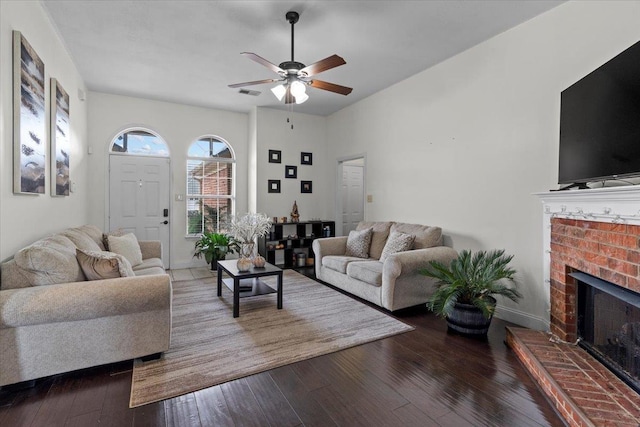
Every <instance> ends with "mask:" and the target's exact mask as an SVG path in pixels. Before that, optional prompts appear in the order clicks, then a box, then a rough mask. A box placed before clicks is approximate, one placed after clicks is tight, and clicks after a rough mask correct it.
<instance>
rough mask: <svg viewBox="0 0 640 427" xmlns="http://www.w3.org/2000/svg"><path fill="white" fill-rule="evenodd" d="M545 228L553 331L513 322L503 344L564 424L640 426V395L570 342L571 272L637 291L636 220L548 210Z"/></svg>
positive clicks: (573, 326)
mask: <svg viewBox="0 0 640 427" xmlns="http://www.w3.org/2000/svg"><path fill="white" fill-rule="evenodd" d="M563 210H564V209H563ZM578 212H580V210H578ZM550 227H551V231H550V252H551V256H550V265H549V275H550V304H551V307H550V326H549V329H550V332H551V335H549V334H547V333H544V332H540V331H532V330H526V329H520V328H511V329H509V330H508V331H507V343H508V345H509V346H510V347H511V348H512V349H513V350H514V352H515V353H516V355H517V356H518V358H519V359H520V360H521V361H522V363H523V364H524V365H525V367H526V368H527V369H528V370H529V373H530V374H531V375H532V376H533V377H534V379H535V380H536V381H537V382H538V384H539V385H540V387H541V388H542V390H543V391H544V392H545V393H546V394H547V396H548V397H549V399H550V400H551V401H552V403H553V404H554V405H555V407H556V409H557V410H558V412H559V413H560V414H561V415H562V416H563V417H564V419H565V420H566V421H567V423H568V424H569V425H570V426H640V396H638V394H637V393H636V392H635V391H634V390H632V389H631V388H630V387H629V386H627V385H626V384H625V383H624V382H623V381H621V380H619V379H618V378H617V377H616V376H615V375H613V374H612V373H611V372H609V371H608V370H607V369H606V368H605V367H604V366H603V365H602V364H600V363H599V362H598V361H597V360H596V359H594V358H593V357H592V356H590V355H589V354H588V353H587V352H586V351H585V350H584V349H582V348H580V347H578V346H576V345H573V344H572V343H574V342H575V341H576V339H577V318H576V316H577V306H576V292H577V283H576V280H575V279H574V278H572V277H571V276H569V274H570V273H572V272H575V271H581V272H584V273H587V274H590V275H592V276H596V277H599V278H601V279H603V280H606V281H609V282H612V283H615V284H616V285H619V286H621V287H623V288H627V289H630V290H632V291H635V292H640V226H639V225H633V224H625V223H622V222H621V221H618V222H599V221H586V220H581V219H574V218H555V217H553V216H552V217H551V218H550ZM550 338H552V339H551V340H550ZM563 341H564V342H563Z"/></svg>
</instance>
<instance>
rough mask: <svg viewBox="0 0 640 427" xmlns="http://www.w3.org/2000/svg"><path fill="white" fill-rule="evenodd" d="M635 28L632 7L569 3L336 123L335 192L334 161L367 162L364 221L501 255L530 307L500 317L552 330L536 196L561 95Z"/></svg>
mask: <svg viewBox="0 0 640 427" xmlns="http://www.w3.org/2000/svg"><path fill="white" fill-rule="evenodd" d="M639 22H640V2H637V1H634V2H631V1H628V2H610V1H607V2H595V1H592V2H569V3H566V4H564V5H561V6H559V7H557V8H555V9H553V10H551V11H549V12H548V13H546V14H543V15H541V16H539V17H536V18H534V19H532V20H530V21H528V22H525V23H524V24H522V25H520V26H518V27H516V28H513V29H511V30H509V31H507V32H505V33H503V34H501V35H498V36H497V37H494V38H492V39H490V40H489V41H487V42H485V43H482V44H480V45H478V46H476V47H474V48H472V49H469V50H467V51H466V52H463V53H462V54H460V55H457V56H455V57H453V58H451V59H449V60H447V61H445V62H443V63H441V64H439V65H437V66H434V67H433V68H431V69H428V70H426V71H424V72H422V73H420V74H417V75H415V76H413V77H411V78H409V79H407V80H405V81H402V82H400V83H398V84H396V85H394V86H393V87H390V88H388V89H387V90H384V91H382V92H379V93H377V94H375V95H373V96H371V97H369V98H367V99H365V100H363V101H361V102H359V103H357V104H355V105H352V106H351V107H348V108H346V109H344V110H342V111H340V112H338V113H335V114H334V115H332V116H330V117H328V119H327V123H328V126H327V129H328V135H327V141H328V154H327V158H328V165H329V168H328V170H327V178H328V179H329V180H331V181H329V182H328V183H327V188H328V191H329V192H330V191H331V188H332V187H333V188H335V186H336V182H335V179H334V178H335V169H336V165H337V159H338V158H340V157H344V156H349V155H352V154H357V153H366V156H367V178H366V188H367V192H368V193H369V194H371V195H373V203H368V204H367V205H366V208H365V209H366V213H365V218H366V219H367V220H394V221H405V222H415V223H421V224H432V225H439V226H441V227H443V229H444V232H445V234H446V235H447V236H448V237H447V241H448V242H450V243H452V244H453V246H454V248H456V249H463V248H470V249H473V250H476V249H491V248H505V249H506V250H507V251H508V252H509V253H512V254H514V255H515V259H514V267H515V268H516V269H517V270H518V272H519V284H520V289H521V291H522V292H523V294H524V299H523V300H522V302H521V303H520V304H519V305H515V304H513V303H511V302H510V301H508V302H507V303H504V304H501V306H500V312H499V316H501V317H503V318H506V319H508V320H512V321H515V322H517V323H519V324H522V325H524V326H529V327H534V328H539V329H544V328H546V327H547V325H548V318H549V315H548V311H547V310H548V308H549V290H548V287H549V286H548V284H546V283H545V278H544V277H542V255H541V254H542V207H541V205H540V202H539V200H538V199H537V198H536V197H534V196H532V193H534V192H538V191H545V190H548V189H551V188H557V184H556V183H557V167H558V136H559V117H560V92H561V91H562V90H563V89H565V88H566V87H568V86H569V85H571V84H572V83H574V82H575V81H577V80H579V79H580V78H582V77H583V76H584V75H586V74H587V73H589V72H591V71H592V70H593V69H595V68H597V67H598V66H600V65H601V64H603V63H604V62H606V61H607V60H609V59H611V58H612V57H613V56H615V55H616V54H618V53H619V52H621V51H623V50H624V49H626V48H627V47H629V46H631V45H632V44H633V43H635V42H637V41H638V40H639V39H640V25H638V23H639ZM416 54H420V53H419V52H416ZM326 201H327V202H328V203H331V202H332V199H331V198H327V199H326ZM331 209H333V208H331Z"/></svg>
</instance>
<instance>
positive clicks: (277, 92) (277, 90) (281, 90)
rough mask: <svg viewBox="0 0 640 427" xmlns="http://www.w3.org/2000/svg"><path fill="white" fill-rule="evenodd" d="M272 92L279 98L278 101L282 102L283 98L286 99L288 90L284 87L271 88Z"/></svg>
mask: <svg viewBox="0 0 640 427" xmlns="http://www.w3.org/2000/svg"><path fill="white" fill-rule="evenodd" d="M271 92H273V94H274V95H275V96H276V98H278V101H282V98H283V97H284V94H285V93H286V92H287V89H286V88H285V87H284V85H278V86H276V87H274V88H271Z"/></svg>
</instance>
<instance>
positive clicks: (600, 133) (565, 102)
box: [558, 42, 640, 189]
mask: <svg viewBox="0 0 640 427" xmlns="http://www.w3.org/2000/svg"><path fill="white" fill-rule="evenodd" d="M635 176H640V42H638V43H636V44H634V45H633V46H631V47H630V48H629V49H627V50H625V51H624V52H622V53H620V54H619V55H617V56H616V57H614V58H613V59H611V60H610V61H609V62H607V63H605V64H604V65H602V66H601V67H599V68H598V69H596V70H595V71H593V72H591V73H589V74H588V75H587V76H585V77H584V78H582V79H581V80H579V81H578V82H576V83H574V84H573V85H571V86H570V87H568V88H567V89H565V90H563V91H562V93H561V95H560V162H559V173H558V183H559V184H568V185H567V186H566V187H564V189H566V188H571V187H575V186H577V187H580V188H586V187H587V186H586V184H587V183H589V182H594V181H605V180H610V179H620V178H629V177H635Z"/></svg>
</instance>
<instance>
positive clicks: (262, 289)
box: [222, 277, 278, 298]
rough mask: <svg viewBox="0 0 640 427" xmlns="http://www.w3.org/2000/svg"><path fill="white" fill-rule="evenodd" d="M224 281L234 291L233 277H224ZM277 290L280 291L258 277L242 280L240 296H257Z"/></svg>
mask: <svg viewBox="0 0 640 427" xmlns="http://www.w3.org/2000/svg"><path fill="white" fill-rule="evenodd" d="M222 283H224V285H225V286H226V287H227V288H229V290H231V292H233V279H222ZM276 292H278V291H277V290H276V289H273V288H272V287H271V286H269V285H267V284H266V283H264V282H263V281H262V280H260V279H258V278H257V277H254V278H251V279H241V280H240V295H239V296H240V298H247V297H255V296H258V295H265V294H273V293H276Z"/></svg>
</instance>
